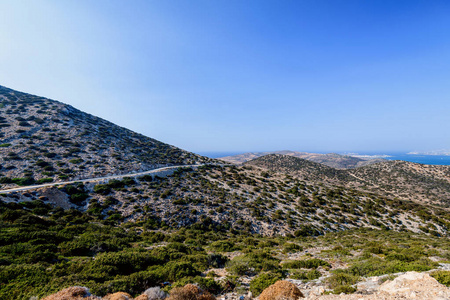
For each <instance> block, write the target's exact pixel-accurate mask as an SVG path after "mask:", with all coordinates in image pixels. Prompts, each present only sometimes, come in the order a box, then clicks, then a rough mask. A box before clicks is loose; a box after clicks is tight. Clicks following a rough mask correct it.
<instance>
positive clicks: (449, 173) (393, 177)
mask: <svg viewBox="0 0 450 300" xmlns="http://www.w3.org/2000/svg"><path fill="white" fill-rule="evenodd" d="M246 165H252V166H257V167H261V168H264V169H268V170H272V171H276V172H282V173H285V174H290V175H292V176H295V177H297V178H299V179H302V180H309V181H314V182H323V183H328V184H330V183H331V184H335V185H341V186H345V187H348V188H355V189H359V190H363V191H368V192H374V193H377V194H383V195H386V196H390V197H393V198H394V197H397V198H400V199H404V200H412V201H416V202H426V203H432V204H435V205H438V206H441V207H446V208H448V207H450V166H438V165H422V164H417V163H411V162H406V161H383V162H379V163H375V164H370V165H367V166H362V167H359V168H354V169H349V170H338V169H334V168H331V167H327V166H324V165H321V164H318V163H314V162H310V161H307V160H304V159H300V158H297V157H293V156H289V155H279V154H271V155H266V156H262V157H259V158H257V159H254V160H251V161H249V162H247V163H246Z"/></svg>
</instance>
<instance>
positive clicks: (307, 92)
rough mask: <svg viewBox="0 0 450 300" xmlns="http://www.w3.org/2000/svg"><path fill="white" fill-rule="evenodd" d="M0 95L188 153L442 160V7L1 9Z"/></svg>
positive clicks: (445, 15) (449, 30)
mask: <svg viewBox="0 0 450 300" xmlns="http://www.w3.org/2000/svg"><path fill="white" fill-rule="evenodd" d="M0 43H1V44H0V45H1V46H0V85H4V86H7V87H10V88H13V89H17V90H21V91H25V92H29V93H33V94H38V95H41V96H45V97H48V98H52V99H56V100H60V101H62V102H65V103H68V104H71V105H73V106H75V107H77V108H79V109H81V110H83V111H86V112H89V113H91V114H94V115H97V116H100V117H102V118H105V119H107V120H110V121H112V122H114V123H116V124H118V125H121V126H124V127H127V128H130V129H132V130H135V131H137V132H140V133H143V134H145V135H148V136H150V137H153V138H156V139H158V140H161V141H164V142H167V143H170V144H173V145H176V146H179V147H181V148H184V149H187V150H190V151H194V152H204V151H267V150H282V149H290V150H299V151H320V152H331V151H334V152H342V151H359V152H367V151H370V152H376V151H378V152H383V151H384V152H386V151H410V150H433V149H450V135H449V133H448V128H449V126H450V1H426V0H423V1H412V0H409V1H401V0H395V1H392V0H389V1H382V0H373V1H369V0H364V1H362V0H356V1H350V0H346V1H342V0H329V1H321V0H308V1H300V0H297V1H284V0H282V1H278V0H273V1H262V0H257V1H250V0H245V1H242V0H239V1H233V0H214V1H211V0H204V1H196V0H189V1H188V0H186V1H170V0H160V1H137V0H133V1H128V0H123V1H113V0H107V1H98V0H96V1H91V0H86V1H80V0H73V1H64V0H55V1H37V0H33V1H31V0H30V1H17V0H3V1H1V2H0Z"/></svg>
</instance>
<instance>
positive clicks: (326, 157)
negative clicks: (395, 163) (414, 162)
mask: <svg viewBox="0 0 450 300" xmlns="http://www.w3.org/2000/svg"><path fill="white" fill-rule="evenodd" d="M269 154H280V155H288V156H292V157H297V158H302V159H306V160H309V161H312V162H316V163H320V164H324V165H326V166H329V167H332V168H335V169H353V168H358V167H362V166H366V165H370V164H374V163H377V162H382V161H384V159H361V158H358V157H352V156H348V155H341V154H336V153H328V154H320V153H308V152H296V151H289V150H284V151H272V152H247V153H243V154H238V155H233V156H226V157H221V158H220V159H221V160H224V161H226V162H230V163H233V164H243V163H245V162H247V161H250V160H252V159H256V158H258V157H261V156H265V155H269Z"/></svg>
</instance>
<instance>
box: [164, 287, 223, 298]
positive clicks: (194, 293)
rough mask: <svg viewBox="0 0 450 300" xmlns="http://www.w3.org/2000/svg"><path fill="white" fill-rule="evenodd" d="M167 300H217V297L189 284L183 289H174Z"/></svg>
mask: <svg viewBox="0 0 450 300" xmlns="http://www.w3.org/2000/svg"><path fill="white" fill-rule="evenodd" d="M167 300H216V297H214V296H213V295H211V294H210V293H208V292H205V291H203V290H202V289H200V288H199V287H198V286H196V285H193V284H187V285H185V286H184V287H182V288H174V289H173V290H172V291H171V292H170V297H169V298H168V299H167Z"/></svg>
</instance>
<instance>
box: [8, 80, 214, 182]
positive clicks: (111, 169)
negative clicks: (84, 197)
mask: <svg viewBox="0 0 450 300" xmlns="http://www.w3.org/2000/svg"><path fill="white" fill-rule="evenodd" d="M0 158H1V160H2V162H1V168H0V176H3V178H0V182H1V183H3V184H8V183H9V184H10V183H11V181H13V182H14V183H19V184H26V183H29V182H30V181H32V180H41V181H51V180H58V179H61V180H65V179H74V178H75V179H76V178H89V177H93V176H102V175H107V174H113V173H114V174H118V173H121V174H125V173H129V172H132V171H140V170H149V169H153V168H156V167H158V166H165V165H183V164H194V163H199V162H206V161H209V159H207V158H205V157H201V156H199V155H196V154H193V153H190V152H187V151H184V150H181V149H179V148H177V147H174V146H171V145H168V144H165V143H162V142H159V141H157V140H155V139H152V138H149V137H146V136H144V135H141V134H138V133H136V132H133V131H131V130H128V129H126V128H123V127H120V126H117V125H115V124H113V123H111V122H109V121H106V120H103V119H101V118H98V117H95V116H92V115H90V114H87V113H84V112H82V111H80V110H78V109H75V108H73V107H72V106H70V105H66V104H63V103H61V102H58V101H54V100H50V99H46V98H43V97H38V96H34V95H30V94H26V93H22V92H18V91H14V90H11V89H8V88H5V87H2V86H0ZM13 179H14V180H13Z"/></svg>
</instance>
